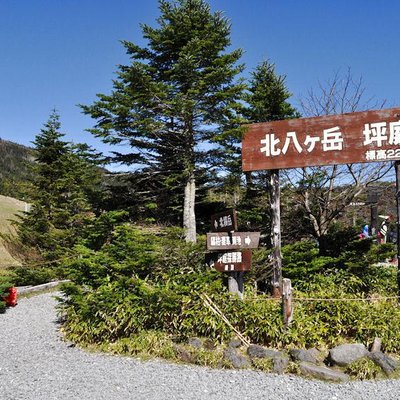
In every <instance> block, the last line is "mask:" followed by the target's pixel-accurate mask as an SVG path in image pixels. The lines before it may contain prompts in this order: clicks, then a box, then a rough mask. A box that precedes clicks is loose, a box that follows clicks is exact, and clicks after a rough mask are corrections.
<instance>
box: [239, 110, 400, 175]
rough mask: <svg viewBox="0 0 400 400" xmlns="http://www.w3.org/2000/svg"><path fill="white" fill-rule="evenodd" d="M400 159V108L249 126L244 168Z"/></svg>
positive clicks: (244, 149)
mask: <svg viewBox="0 0 400 400" xmlns="http://www.w3.org/2000/svg"><path fill="white" fill-rule="evenodd" d="M392 160H400V108H392V109H386V110H375V111H364V112H356V113H349V114H341V115H328V116H322V117H314V118H299V119H291V120H285V121H275V122H265V123H258V124H251V125H248V126H247V132H246V133H245V135H244V138H243V142H242V162H243V171H256V170H266V169H282V168H297V167H306V166H317V165H333V164H350V163H363V162H377V161H392Z"/></svg>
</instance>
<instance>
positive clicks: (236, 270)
mask: <svg viewBox="0 0 400 400" xmlns="http://www.w3.org/2000/svg"><path fill="white" fill-rule="evenodd" d="M211 229H212V231H213V232H211V233H207V250H211V251H214V252H213V253H208V254H207V255H206V262H207V263H208V265H209V266H210V267H212V268H215V269H216V270H217V271H220V272H224V273H227V274H228V290H229V292H231V293H235V294H237V295H238V296H239V297H240V298H243V290H244V283H243V274H244V271H249V270H250V268H251V255H252V253H251V249H255V248H257V247H258V243H259V240H260V233H259V232H237V215H236V211H235V210H233V209H230V210H226V211H224V212H222V213H218V214H214V215H212V217H211Z"/></svg>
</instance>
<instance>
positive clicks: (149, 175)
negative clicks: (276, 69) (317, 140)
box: [82, 0, 243, 242]
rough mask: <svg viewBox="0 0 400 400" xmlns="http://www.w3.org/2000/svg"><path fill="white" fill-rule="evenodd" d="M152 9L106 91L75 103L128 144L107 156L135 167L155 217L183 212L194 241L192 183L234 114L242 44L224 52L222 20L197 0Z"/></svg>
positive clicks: (102, 132) (113, 139) (110, 136)
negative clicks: (150, 21)
mask: <svg viewBox="0 0 400 400" xmlns="http://www.w3.org/2000/svg"><path fill="white" fill-rule="evenodd" d="M159 8H160V13H161V15H160V17H159V18H158V20H157V22H158V26H157V27H155V28H153V27H150V26H148V25H143V26H142V32H143V37H144V39H146V40H147V43H148V45H147V47H140V46H137V45H135V44H133V43H130V42H128V41H124V42H123V44H124V46H125V48H126V50H127V53H128V54H129V56H130V58H131V64H130V65H124V66H120V69H119V71H118V79H117V80H115V81H114V90H113V92H112V93H111V94H110V95H103V94H102V95H99V100H98V101H96V102H95V103H94V104H93V105H91V106H82V107H83V111H84V112H85V113H86V114H89V115H91V116H92V117H93V118H95V119H96V120H97V123H96V125H95V127H94V129H92V132H93V133H94V134H95V135H96V136H99V137H101V138H102V139H103V141H104V142H107V143H111V144H121V143H126V144H128V145H129V146H130V147H131V151H130V152H129V153H128V154H120V153H115V154H114V159H113V161H117V162H123V163H126V164H128V165H131V166H133V167H134V168H136V169H139V170H140V171H141V172H142V173H141V185H140V187H138V188H136V189H137V190H138V191H140V192H142V191H143V189H145V190H144V191H145V192H147V194H148V195H149V196H150V197H149V198H151V199H153V200H154V205H155V207H157V211H158V215H159V217H160V219H163V218H165V219H166V220H167V221H168V220H169V221H171V220H172V221H174V217H173V216H172V217H171V214H172V215H175V217H177V216H178V215H182V217H181V219H182V220H183V221H182V222H183V226H184V228H185V236H186V240H187V241H191V242H194V241H195V240H196V218H195V210H194V206H195V192H196V182H198V180H199V179H200V178H201V176H202V175H203V174H204V173H205V171H207V167H208V166H209V159H208V158H207V151H208V149H207V144H210V143H211V142H213V141H215V139H216V137H218V135H220V134H221V133H222V131H223V130H224V129H226V127H227V126H228V125H229V121H230V120H231V119H233V118H235V117H236V111H235V107H237V102H238V100H239V98H240V95H241V92H242V90H243V86H242V85H241V84H240V82H236V76H237V74H238V73H239V72H240V71H241V70H242V66H240V65H237V62H238V60H239V58H240V56H241V51H240V50H234V51H232V52H230V53H227V52H225V50H226V48H227V47H228V46H229V45H230V25H229V22H228V21H227V19H226V18H224V17H223V16H222V14H221V13H219V12H217V13H212V12H211V10H210V7H209V5H208V4H206V3H205V2H204V1H203V0H179V1H176V2H175V1H165V0H160V1H159ZM182 197H184V201H183V210H182V201H181V199H182Z"/></svg>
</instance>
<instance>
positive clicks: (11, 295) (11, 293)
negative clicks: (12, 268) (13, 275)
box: [4, 287, 18, 307]
mask: <svg viewBox="0 0 400 400" xmlns="http://www.w3.org/2000/svg"><path fill="white" fill-rule="evenodd" d="M4 301H5V302H6V305H7V306H8V307H15V306H16V305H17V304H18V303H17V288H15V287H10V288H9V289H8V295H7V296H6V297H4Z"/></svg>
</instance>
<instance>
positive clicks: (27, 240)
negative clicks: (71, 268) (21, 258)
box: [16, 112, 100, 259]
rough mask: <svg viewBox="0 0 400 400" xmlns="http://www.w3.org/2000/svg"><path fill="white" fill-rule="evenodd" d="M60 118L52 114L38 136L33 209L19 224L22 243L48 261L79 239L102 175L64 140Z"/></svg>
mask: <svg viewBox="0 0 400 400" xmlns="http://www.w3.org/2000/svg"><path fill="white" fill-rule="evenodd" d="M59 130H60V122H59V116H58V114H57V113H56V112H53V113H52V114H51V116H50V118H49V120H48V122H47V123H46V124H45V126H44V128H43V129H42V130H41V133H40V134H38V135H37V136H36V139H35V141H34V142H33V143H34V145H35V153H36V163H35V166H34V170H35V171H34V180H33V182H32V185H33V191H32V195H31V196H32V205H31V209H30V211H29V212H27V213H25V214H24V215H23V216H22V217H21V219H20V221H18V222H17V224H16V227H17V233H18V238H19V241H20V243H21V244H22V245H23V246H24V247H25V248H29V249H33V250H35V251H36V252H37V253H38V254H39V255H40V256H42V257H44V258H47V259H56V258H58V257H59V256H60V255H62V254H63V253H64V252H65V250H66V249H68V248H70V247H71V246H72V245H73V244H74V243H75V242H76V240H77V238H78V237H79V233H80V231H81V230H82V227H83V224H84V222H85V220H86V219H87V218H88V217H90V213H91V210H92V206H91V204H90V201H89V193H90V192H91V191H93V190H94V189H92V188H93V186H96V185H98V184H99V180H100V175H99V171H98V170H96V169H95V167H94V166H93V165H92V164H90V163H89V162H88V161H87V159H85V158H84V157H83V155H82V154H81V149H79V150H77V149H76V147H74V146H72V145H71V144H70V143H67V142H65V141H63V140H62V138H63V136H64V135H63V134H62V133H60V131H59Z"/></svg>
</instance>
